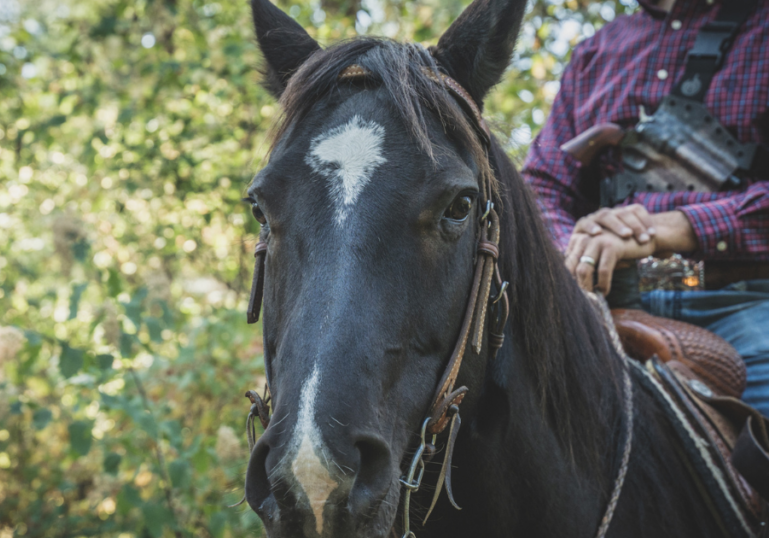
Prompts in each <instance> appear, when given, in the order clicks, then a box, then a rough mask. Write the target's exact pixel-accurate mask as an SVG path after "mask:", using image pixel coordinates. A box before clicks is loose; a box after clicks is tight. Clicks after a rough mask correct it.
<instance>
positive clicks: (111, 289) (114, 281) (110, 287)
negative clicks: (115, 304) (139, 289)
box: [107, 269, 123, 298]
mask: <svg viewBox="0 0 769 538" xmlns="http://www.w3.org/2000/svg"><path fill="white" fill-rule="evenodd" d="M122 289H123V284H122V283H121V282H120V274H119V273H118V272H117V270H115V269H110V270H109V277H108V278H107V293H108V294H109V296H110V297H113V298H114V297H117V296H118V295H120V292H121V291H122Z"/></svg>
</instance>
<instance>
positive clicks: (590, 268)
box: [577, 237, 601, 291]
mask: <svg viewBox="0 0 769 538" xmlns="http://www.w3.org/2000/svg"><path fill="white" fill-rule="evenodd" d="M600 256H601V240H600V239H595V238H592V237H591V238H590V240H589V241H588V243H587V245H586V246H585V250H584V252H583V253H582V255H581V256H580V259H579V263H577V282H578V283H579V287H580V288H582V289H583V290H587V291H593V274H594V273H595V267H596V264H597V263H598V262H599V261H600Z"/></svg>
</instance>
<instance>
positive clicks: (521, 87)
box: [0, 0, 630, 538]
mask: <svg viewBox="0 0 769 538" xmlns="http://www.w3.org/2000/svg"><path fill="white" fill-rule="evenodd" d="M466 3H467V2H466V0H442V1H441V2H438V0H426V1H424V2H413V1H408V0H363V1H362V3H360V2H358V1H357V0H325V1H324V2H320V1H318V0H312V1H311V2H309V3H295V4H291V3H284V4H281V7H283V8H284V9H286V10H287V11H288V12H289V13H291V15H292V16H293V17H295V18H296V19H297V20H298V21H299V22H300V23H301V24H302V25H303V26H305V27H306V28H308V31H309V32H310V33H311V34H312V35H313V36H314V37H315V38H316V39H318V40H319V41H320V42H321V43H322V44H328V43H331V42H333V41H336V40H338V39H343V38H347V37H352V36H354V35H356V33H371V34H377V35H386V36H390V37H394V38H397V39H401V40H416V41H422V42H424V43H425V44H431V43H434V42H435V40H436V39H437V36H438V34H439V33H440V31H442V30H443V29H445V28H446V27H447V26H448V24H449V23H450V22H451V21H452V20H453V19H454V18H456V16H457V15H458V14H459V13H460V12H461V10H462V8H463V7H464V6H465V5H466ZM626 9H630V8H625V7H624V6H622V5H621V4H619V3H615V2H613V1H607V2H603V3H597V2H596V3H589V4H588V3H587V0H548V1H546V2H541V3H537V4H535V5H534V6H533V7H532V8H531V9H530V12H529V14H528V15H527V22H526V24H525V25H524V28H523V32H522V37H521V39H520V44H519V47H518V53H517V56H516V59H515V61H514V62H513V64H512V65H511V68H510V70H509V71H508V73H507V74H506V76H505V80H504V81H503V83H502V84H501V85H500V87H499V88H498V89H497V90H496V91H495V92H493V94H492V95H491V97H490V99H489V101H488V103H487V115H488V117H489V118H490V119H492V122H493V124H495V125H496V126H497V127H498V132H499V134H500V136H501V137H502V138H503V140H506V141H507V143H508V148H509V150H510V153H511V154H512V155H513V156H515V157H521V156H522V155H523V154H524V153H525V150H526V148H527V145H528V143H529V142H530V140H531V136H532V134H533V133H536V131H537V130H538V129H539V127H540V126H541V124H542V122H543V120H544V117H545V114H546V113H547V110H548V109H549V106H550V103H551V102H552V99H553V97H554V96H555V93H556V91H557V87H558V86H557V82H555V81H556V80H557V78H558V76H559V74H560V72H561V71H562V69H563V66H564V62H565V61H567V57H568V51H569V48H570V46H571V45H573V44H575V43H576V42H577V41H578V40H579V39H580V37H581V36H583V35H586V34H590V33H591V32H593V31H594V30H595V28H596V27H597V26H600V24H602V21H603V20H604V19H610V18H611V17H612V16H613V14H614V13H615V12H620V11H621V10H626ZM258 62H259V56H258V52H257V50H256V47H255V46H254V39H253V37H252V29H251V26H250V14H249V12H248V6H247V4H246V2H242V1H237V2H235V1H229V0H228V1H220V2H208V3H206V1H205V0H136V1H130V2H129V1H126V0H80V1H77V2H75V1H74V0H69V1H67V0H65V1H53V0H30V1H24V0H21V1H20V0H4V1H3V2H0V236H1V237H2V238H3V240H2V241H0V538H7V537H9V536H12V535H13V536H34V537H59V536H61V537H64V536H67V537H69V536H72V537H76V536H104V537H110V538H111V537H115V538H118V537H119V538H134V537H136V538H139V537H141V538H145V537H154V538H159V537H164V536H175V537H186V536H196V537H197V536H202V537H209V536H210V537H217V538H218V537H241V536H242V537H245V536H258V535H260V534H261V531H260V529H261V526H260V523H259V521H258V518H257V517H256V516H255V515H254V514H253V513H252V512H251V511H250V510H248V508H247V507H244V506H241V507H239V508H228V507H227V506H228V505H230V504H233V503H235V502H237V501H238V500H239V499H240V497H241V496H242V491H243V490H242V482H243V477H244V471H245V466H246V463H247V456H248V454H247V449H246V443H245V436H244V435H243V432H242V428H243V424H244V422H245V415H246V413H247V411H248V403H247V401H246V400H245V399H243V397H242V395H243V393H244V392H245V390H246V389H249V388H260V387H261V386H262V385H263V384H264V377H263V365H262V359H261V356H262V341H261V328H260V327H259V326H257V327H252V326H249V325H247V324H246V323H245V314H244V312H245V309H246V301H247V294H248V287H249V285H250V271H251V269H252V263H253V257H252V256H251V252H252V249H253V246H254V243H255V239H256V234H257V233H258V224H257V223H255V222H254V221H253V219H252V218H249V211H248V208H247V207H246V206H245V205H244V204H242V203H241V202H240V198H241V197H242V195H243V193H244V189H245V187H246V185H247V184H248V181H249V179H250V178H251V177H252V175H253V173H254V172H255V171H256V170H257V169H258V168H259V167H260V163H261V162H262V159H264V157H265V151H266V148H267V146H268V142H267V132H268V129H269V126H270V124H271V122H272V121H273V119H274V118H275V117H276V116H277V114H278V111H277V108H276V104H275V102H274V101H273V100H272V99H271V98H270V97H269V96H268V95H267V93H266V92H265V91H264V90H263V89H261V88H260V87H259V85H258V84H257V82H258V75H257V72H256V69H255V66H256V65H258Z"/></svg>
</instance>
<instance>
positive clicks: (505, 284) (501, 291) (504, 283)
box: [491, 280, 510, 304]
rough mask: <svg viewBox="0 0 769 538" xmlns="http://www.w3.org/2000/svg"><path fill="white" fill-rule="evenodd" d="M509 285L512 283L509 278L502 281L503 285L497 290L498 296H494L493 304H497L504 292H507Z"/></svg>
mask: <svg viewBox="0 0 769 538" xmlns="http://www.w3.org/2000/svg"><path fill="white" fill-rule="evenodd" d="M509 285H510V283H509V282H508V281H507V280H505V281H504V282H502V286H501V287H500V288H499V291H498V292H497V296H496V297H494V299H493V300H492V301H491V304H497V303H498V302H499V300H500V299H501V298H502V294H503V293H505V291H506V290H507V287H508V286H509Z"/></svg>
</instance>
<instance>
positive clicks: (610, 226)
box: [596, 211, 633, 239]
mask: <svg viewBox="0 0 769 538" xmlns="http://www.w3.org/2000/svg"><path fill="white" fill-rule="evenodd" d="M596 222H597V223H598V224H600V225H601V226H603V227H604V228H606V229H607V230H609V231H610V232H613V233H614V234H615V235H618V236H620V237H621V238H623V239H627V238H629V237H631V236H632V235H633V230H632V229H630V227H629V226H628V225H627V224H625V223H624V222H622V221H621V220H620V219H619V217H617V214H616V213H615V212H614V211H607V212H606V213H604V214H602V215H600V216H597V217H596Z"/></svg>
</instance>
